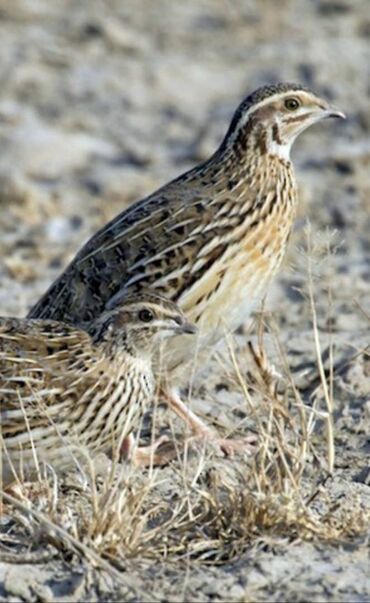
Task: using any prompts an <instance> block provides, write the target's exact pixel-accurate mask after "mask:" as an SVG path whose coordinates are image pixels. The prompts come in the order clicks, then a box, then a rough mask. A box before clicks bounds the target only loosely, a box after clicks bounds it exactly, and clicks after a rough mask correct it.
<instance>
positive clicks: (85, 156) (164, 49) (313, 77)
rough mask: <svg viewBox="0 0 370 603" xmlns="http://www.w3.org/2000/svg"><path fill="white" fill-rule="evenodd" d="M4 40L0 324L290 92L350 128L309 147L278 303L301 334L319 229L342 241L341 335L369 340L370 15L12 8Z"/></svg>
mask: <svg viewBox="0 0 370 603" xmlns="http://www.w3.org/2000/svg"><path fill="white" fill-rule="evenodd" d="M0 40H1V61H0V149H1V151H0V216H1V218H0V257H1V259H0V312H1V314H13V315H24V314H25V313H26V311H27V310H28V308H29V307H30V306H31V305H32V303H34V302H35V301H36V300H37V298H38V297H39V296H40V295H41V293H42V292H43V291H44V290H45V289H46V287H47V286H48V285H49V284H50V283H51V281H52V280H53V279H54V278H55V277H56V276H57V275H58V274H59V273H60V271H61V270H62V269H63V267H64V266H65V265H66V263H67V262H68V261H69V260H70V259H71V258H72V257H73V255H74V253H75V252H76V251H77V249H78V248H79V247H80V246H81V244H82V243H83V242H84V241H85V240H86V239H87V238H88V237H89V236H90V235H91V234H92V233H93V232H94V231H95V230H96V229H97V228H99V227H100V226H101V225H103V224H104V223H105V222H106V221H107V220H108V219H110V218H111V217H113V216H114V215H115V214H117V213H118V212H119V211H121V210H122V209H123V208H124V207H126V206H127V204H129V203H130V202H132V201H134V200H135V199H137V198H140V197H142V196H144V195H146V194H149V193H150V192H152V191H153V190H154V189H155V188H156V187H158V186H160V185H161V184H163V183H165V182H166V181H168V180H169V179H170V178H172V177H174V176H176V175H178V174H179V173H181V172H182V171H184V170H185V169H187V168H189V167H190V166H193V165H194V164H195V163H197V162H199V161H201V160H203V159H205V158H206V157H207V156H208V155H209V154H210V153H212V152H213V150H214V149H215V148H216V146H217V145H218V143H219V142H220V140H221V138H222V136H223V134H224V132H225V130H226V128H227V125H228V121H229V119H230V117H231V115H232V113H233V111H234V109H235V107H236V106H237V104H238V103H239V102H240V101H241V100H242V98H243V97H244V96H245V95H247V94H248V93H250V92H251V91H253V90H254V89H255V88H256V87H258V86H259V85H262V84H266V83H271V82H276V81H281V80H283V81H284V80H286V81H297V82H300V83H303V84H305V85H307V86H309V87H311V88H313V89H314V90H316V91H318V92H320V93H321V94H322V95H324V96H325V97H326V98H327V99H330V100H332V102H334V103H335V104H336V105H337V106H338V107H339V108H340V109H342V110H343V111H345V112H346V113H347V115H348V120H347V121H346V122H339V121H332V122H329V121H328V122H325V123H323V124H321V125H320V126H318V127H315V128H312V129H311V130H309V131H308V132H307V133H305V134H304V136H302V137H301V138H300V139H299V140H298V142H297V143H296V146H295V148H294V151H293V158H294V161H295V165H296V171H297V177H298V181H299V184H300V189H301V204H300V210H299V219H298V221H297V226H296V231H295V235H294V240H293V243H292V245H291V247H290V251H289V258H288V261H287V262H286V264H285V268H284V270H283V272H282V274H281V277H280V281H279V282H278V283H277V285H276V290H275V293H273V294H272V297H271V299H272V302H271V303H272V304H273V305H274V303H276V300H279V299H281V300H285V301H286V302H288V303H290V306H289V307H290V313H291V318H290V319H291V320H292V321H293V322H294V321H296V322H298V321H300V320H301V318H300V310H299V309H297V310H296V311H295V310H294V308H295V306H294V302H295V301H296V298H297V293H296V287H297V286H299V284H300V279H301V278H304V277H303V276H301V273H300V271H299V269H298V271H296V270H295V269H294V267H293V265H294V264H295V262H296V259H297V257H299V254H297V247H299V246H300V245H301V244H302V243H303V226H304V220H305V217H306V216H308V217H309V218H310V220H311V221H312V224H313V228H314V231H315V232H317V233H323V232H324V231H325V230H326V229H329V230H330V231H331V230H333V229H335V230H336V231H337V232H338V234H337V235H336V245H338V252H337V257H336V259H335V261H334V264H333V263H332V264H331V265H330V267H328V268H327V271H326V272H325V267H324V270H323V273H322V274H323V279H324V281H325V278H330V279H331V281H332V282H333V283H334V287H335V289H336V291H337V293H338V295H337V299H336V302H335V303H337V308H338V312H337V317H336V320H337V323H338V324H337V326H338V328H339V329H343V330H348V329H349V328H352V326H354V325H357V327H358V328H360V327H361V326H365V325H366V324H367V325H368V323H366V319H365V318H364V316H363V315H362V314H361V313H360V312H358V309H355V308H354V305H353V300H354V299H355V300H357V301H359V302H360V303H361V304H362V305H363V307H364V306H365V301H366V300H365V296H366V293H368V291H369V282H370V261H369V256H370V239H369V232H370V218H369V193H370V173H369V164H370V140H369V129H370V78H369V75H370V67H369V66H370V11H369V1H368V0H280V1H279V2H276V0H258V1H257V0H229V1H226V0H189V1H187V2H174V1H173V0H156V1H153V0H125V1H121V0H104V1H103V0H102V1H97V0H88V1H86V0H85V1H79V0H58V1H57V2H50V1H49V0H2V2H1V5H0ZM324 281H323V282H324ZM324 284H325V283H324ZM324 284H323V286H324ZM279 296H280V297H279ZM274 300H275V301H274ZM300 307H301V306H299V305H298V306H297V308H300ZM292 317H293V318H292ZM294 317H295V318H294ZM354 321H355V322H354Z"/></svg>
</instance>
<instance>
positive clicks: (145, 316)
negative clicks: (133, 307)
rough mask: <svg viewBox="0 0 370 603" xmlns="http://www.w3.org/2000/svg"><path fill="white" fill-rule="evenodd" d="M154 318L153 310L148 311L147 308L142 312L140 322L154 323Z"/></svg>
mask: <svg viewBox="0 0 370 603" xmlns="http://www.w3.org/2000/svg"><path fill="white" fill-rule="evenodd" d="M153 318H154V314H153V312H152V311H151V310H148V309H147V308H143V309H142V310H140V312H139V320H141V322H152V320H153Z"/></svg>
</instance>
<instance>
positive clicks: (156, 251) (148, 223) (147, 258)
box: [29, 83, 345, 452]
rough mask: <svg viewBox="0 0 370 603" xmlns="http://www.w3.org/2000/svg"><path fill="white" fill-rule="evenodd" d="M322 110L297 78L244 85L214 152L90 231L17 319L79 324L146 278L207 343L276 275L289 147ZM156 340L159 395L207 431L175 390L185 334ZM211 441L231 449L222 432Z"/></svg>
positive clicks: (330, 112)
mask: <svg viewBox="0 0 370 603" xmlns="http://www.w3.org/2000/svg"><path fill="white" fill-rule="evenodd" d="M327 117H341V118H344V117H345V116H344V114H343V113H342V112H340V111H338V110H337V109H336V108H334V107H332V106H330V105H329V104H328V102H327V101H326V100H324V99H322V98H320V97H319V96H317V95H316V94H315V93H313V92H312V91H310V90H308V89H307V88H305V87H303V86H301V85H297V84H290V83H280V84H276V85H267V86H263V87H261V88H259V89H258V90H256V91H255V92H253V93H252V94H251V95H250V96H248V97H247V98H246V99H245V100H244V101H243V102H242V103H241V104H240V105H239V107H238V108H237V110H236V112H235V114H234V116H233V118H232V120H231V123H230V126H229V129H228V130H227V133H226V135H225V137H224V139H223V141H222V142H221V144H220V146H219V148H218V149H217V150H216V151H215V152H214V154H213V155H212V156H211V157H210V158H209V159H208V160H206V161H205V162H203V163H201V164H200V165H197V166H196V167H194V168H193V169H191V170H190V171H188V172H186V173H184V174H182V175H181V176H179V177H178V178H176V179H175V180H173V181H171V182H169V183H168V184H166V185H164V186H162V187H161V188H160V189H159V190H157V191H156V192H154V193H153V194H151V195H149V196H148V197H146V198H145V199H142V200H141V201H138V202H136V203H134V204H133V205H131V206H130V207H129V208H127V209H125V210H124V211H123V212H122V213H121V214H119V215H118V216H117V217H115V218H114V219H113V220H112V221H111V222H109V223H108V224H107V225H106V226H104V227H103V228H102V229H101V230H99V231H98V232H97V233H96V234H95V235H94V236H93V237H92V238H91V239H90V240H89V241H88V242H87V243H86V244H85V245H84V246H83V247H82V249H81V250H80V251H79V252H78V253H77V255H76V256H75V258H74V259H73V260H72V262H71V263H70V264H69V266H67V268H66V269H65V271H64V272H63V273H62V275H61V276H59V278H57V279H56V281H55V282H54V283H53V284H52V285H51V287H50V288H49V290H48V291H47V292H46V293H45V294H44V295H43V296H42V297H41V299H40V300H39V301H38V303H36V305H35V306H34V307H33V308H32V309H31V311H30V314H29V316H30V317H40V318H54V319H58V320H63V321H65V322H68V323H71V324H76V325H79V324H81V323H83V322H84V321H89V320H91V319H93V318H95V317H97V316H99V314H100V313H101V312H103V311H104V310H105V309H106V308H107V307H109V305H110V304H111V303H114V301H115V300H117V299H124V297H125V295H127V294H128V293H129V292H132V291H140V289H141V288H142V287H145V288H148V287H149V288H151V289H153V290H154V291H157V292H159V293H161V294H163V295H166V296H167V297H168V298H169V299H171V300H173V301H175V302H176V303H177V304H179V306H180V308H181V309H182V310H183V312H184V313H185V315H186V316H187V318H188V319H189V320H190V321H192V322H193V323H195V324H196V325H197V326H198V329H199V330H198V337H197V350H200V351H207V350H209V349H211V348H212V346H214V344H215V343H216V342H218V341H219V340H220V339H222V338H223V337H224V336H225V333H228V332H232V331H234V330H235V329H236V328H237V327H238V326H239V325H240V324H241V323H243V322H244V321H245V320H246V319H247V318H248V316H250V314H251V312H252V310H253V309H254V308H255V307H256V305H257V304H258V302H259V301H260V300H261V299H262V298H263V296H264V295H265V293H266V291H267V289H268V285H269V283H270V282H271V279H272V278H273V276H274V275H275V274H276V272H277V270H278V268H279V266H280V264H281V261H282V259H283V257H284V253H285V250H286V247H287V242H288V239H289V235H290V232H291V230H292V225H293V221H294V217H295V213H296V205H297V187H296V181H295V176H294V172H293V166H292V162H291V159H290V150H291V146H292V143H293V142H294V141H295V139H296V138H297V136H298V135H299V134H301V133H302V132H303V131H304V130H305V129H306V128H308V127H310V126H312V125H314V124H316V123H317V122H320V121H321V120H323V119H324V118H327ZM167 349H168V354H167V357H165V358H164V366H163V368H164V370H163V371H162V370H160V371H159V375H160V377H161V379H162V383H163V387H162V391H163V396H164V397H165V398H166V399H167V401H168V403H169V404H170V406H171V407H172V408H173V409H174V410H175V411H176V412H177V413H178V414H179V415H180V416H181V417H182V418H183V419H184V420H185V421H186V422H187V423H188V424H189V425H190V426H191V428H192V429H193V431H194V432H195V433H196V434H198V435H200V436H202V437H205V438H210V439H213V440H216V439H217V435H216V434H215V432H214V431H213V430H212V429H210V428H209V427H207V426H206V425H205V424H204V423H203V421H201V420H200V418H198V417H197V416H196V415H195V414H194V413H193V412H192V411H191V409H190V408H189V407H188V405H187V404H185V403H184V402H183V401H182V400H181V398H180V396H179V393H178V387H179V385H181V384H182V383H184V375H185V378H186V374H187V373H188V367H189V363H190V362H191V361H192V359H193V357H194V344H193V341H192V340H191V339H190V338H187V337H185V338H181V339H180V338H174V339H173V340H172V341H171V345H169V346H168V348H167ZM164 374H166V377H164ZM219 444H220V446H221V448H222V449H223V450H224V451H225V452H231V451H232V450H233V448H234V445H233V442H232V441H231V440H230V441H229V440H227V441H226V440H225V439H223V438H219ZM235 449H238V442H235Z"/></svg>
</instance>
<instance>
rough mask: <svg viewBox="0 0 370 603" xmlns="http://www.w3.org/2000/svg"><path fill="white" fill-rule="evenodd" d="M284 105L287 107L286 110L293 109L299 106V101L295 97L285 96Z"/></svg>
mask: <svg viewBox="0 0 370 603" xmlns="http://www.w3.org/2000/svg"><path fill="white" fill-rule="evenodd" d="M284 107H285V108H286V109H288V111H295V110H296V109H298V107H299V101H298V100H297V99H296V98H287V99H286V100H285V101H284Z"/></svg>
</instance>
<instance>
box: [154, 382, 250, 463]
mask: <svg viewBox="0 0 370 603" xmlns="http://www.w3.org/2000/svg"><path fill="white" fill-rule="evenodd" d="M161 394H162V395H163V397H164V398H165V400H166V402H167V404H168V405H169V407H170V408H172V410H173V411H174V412H175V413H176V414H177V415H178V416H179V417H180V418H181V419H182V420H183V421H184V422H185V424H186V425H188V426H189V427H190V429H191V430H192V432H193V433H194V435H195V437H196V438H197V439H202V440H205V441H208V442H214V443H215V444H216V445H217V446H218V447H219V448H220V449H221V451H222V452H223V453H224V454H225V455H226V456H229V455H230V456H232V455H233V454H235V453H245V452H248V453H251V452H255V451H256V441H257V436H256V435H251V436H247V437H245V438H241V439H232V438H220V437H219V436H218V434H217V432H215V431H214V430H213V429H211V428H210V427H208V426H207V425H206V424H205V423H204V422H203V421H202V420H201V419H200V418H199V417H198V416H197V415H196V414H195V413H194V412H193V411H192V410H191V409H190V408H189V407H188V406H186V404H184V402H183V401H182V400H181V398H180V396H179V395H178V393H177V392H176V391H174V390H171V391H163V390H162V392H161Z"/></svg>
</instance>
